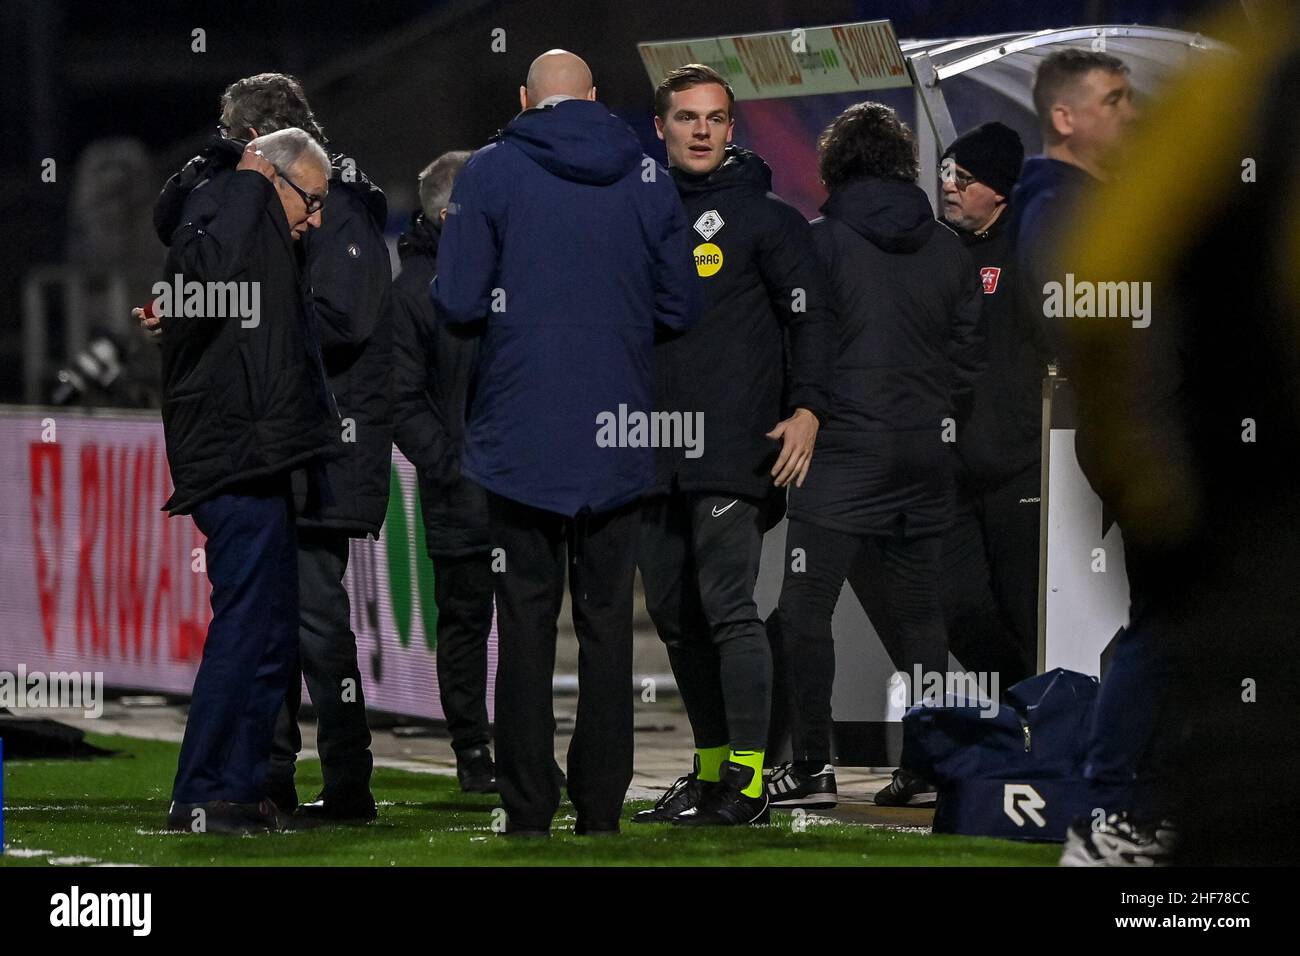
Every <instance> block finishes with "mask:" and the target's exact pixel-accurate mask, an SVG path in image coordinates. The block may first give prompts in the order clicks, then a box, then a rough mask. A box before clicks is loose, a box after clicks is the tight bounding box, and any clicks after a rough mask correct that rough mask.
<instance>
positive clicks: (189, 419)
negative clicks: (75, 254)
mask: <svg viewBox="0 0 1300 956" xmlns="http://www.w3.org/2000/svg"><path fill="white" fill-rule="evenodd" d="M329 175H330V164H329V159H328V157H327V156H326V155H325V152H324V151H323V150H322V149H321V148H320V146H318V145H317V144H316V143H315V142H314V141H313V140H312V139H311V137H310V136H308V135H307V134H306V133H305V132H303V131H302V130H301V129H297V128H291V129H284V130H280V131H278V132H274V133H269V134H267V135H265V136H260V137H258V138H256V139H254V140H253V141H252V142H251V143H249V144H248V146H247V147H246V148H245V147H243V146H242V145H241V144H239V143H236V142H234V141H230V140H219V141H215V142H214V143H213V144H212V145H211V146H209V148H208V149H207V150H205V152H204V153H203V154H201V155H200V156H198V157H196V158H195V159H194V160H191V161H190V162H189V163H188V164H187V165H186V166H185V168H184V169H182V170H181V171H180V172H179V173H177V174H176V175H175V176H173V177H172V178H171V179H170V180H169V181H168V183H167V185H166V187H164V189H163V192H162V195H161V196H160V197H159V199H158V204H157V207H156V208H155V211H154V223H155V226H156V227H157V229H158V235H159V237H160V238H161V239H162V240H163V242H164V243H165V244H166V245H167V246H168V247H169V251H168V255H167V265H166V271H165V276H166V281H167V283H169V284H172V285H173V286H174V287H175V288H176V289H178V290H183V295H182V294H178V295H173V296H171V297H170V299H171V301H170V302H166V299H167V298H168V297H164V299H163V301H164V302H165V308H164V317H165V321H164V322H163V323H162V326H161V327H162V333H161V335H162V338H161V344H162V366H163V409H162V411H163V429H164V433H165V436H166V441H167V460H168V464H169V466H170V468H171V476H172V483H173V485H174V489H175V490H174V492H173V494H172V495H171V497H170V498H169V499H168V501H167V503H166V504H165V505H164V508H165V509H166V510H167V511H168V512H170V513H171V514H173V515H184V514H188V515H192V516H193V518H194V522H195V524H197V525H198V528H199V530H200V531H202V532H203V534H204V535H205V537H206V538H207V541H206V545H205V549H204V553H203V560H204V564H205V566H206V571H207V574H208V578H209V580H210V581H211V583H212V621H211V624H209V626H208V633H207V640H206V643H205V644H204V648H203V659H202V662H201V663H200V666H199V671H198V674H197V676H196V677H195V680H194V691H193V697H192V701H191V705H190V712H189V719H188V721H187V723H186V727H185V738H184V741H183V743H182V744H181V754H180V764H179V767H178V770H177V774H176V781H175V784H174V786H173V790H172V800H173V802H172V806H171V810H170V813H169V814H168V821H167V824H168V827H169V828H171V829H183V830H199V831H206V832H216V833H249V832H258V831H265V830H271V829H276V828H278V827H279V826H281V819H282V818H281V813H280V811H279V809H278V808H277V807H276V806H275V805H274V804H273V803H272V802H271V801H270V800H267V799H265V784H266V771H267V764H268V760H269V757H270V749H271V739H272V733H273V730H274V727H275V720H276V715H277V713H278V712H279V710H280V706H281V704H282V702H283V700H284V696H285V688H286V686H287V683H288V679H289V674H290V673H292V672H293V668H294V665H295V661H296V655H297V650H298V574H297V539H296V530H295V524H294V507H293V496H292V490H291V487H290V477H289V476H290V472H291V471H292V470H293V469H295V468H298V467H300V466H302V465H303V464H304V463H305V462H308V461H310V460H312V459H313V458H315V457H317V456H319V455H321V454H322V453H323V452H324V451H325V450H326V449H328V448H330V447H331V446H332V444H333V441H332V435H333V433H334V431H336V430H337V422H334V421H332V419H336V418H337V411H336V410H335V409H334V405H333V400H332V398H331V397H330V396H329V393H328V391H327V389H326V387H325V377H324V371H323V368H322V363H321V358H320V346H319V337H318V335H317V332H316V330H315V328H314V326H313V321H312V317H311V314H310V312H309V310H308V309H307V308H306V305H305V301H304V293H303V289H304V282H303V277H302V257H301V255H300V254H299V252H298V248H297V246H298V240H299V239H301V238H302V236H303V235H304V234H305V233H306V232H307V230H308V229H312V228H315V227H317V226H319V225H320V222H321V206H322V204H323V202H324V197H325V193H326V190H327V189H328V183H329ZM197 569H198V568H197V567H196V570H197ZM289 809H292V808H289Z"/></svg>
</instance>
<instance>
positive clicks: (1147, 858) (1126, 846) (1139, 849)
mask: <svg viewBox="0 0 1300 956" xmlns="http://www.w3.org/2000/svg"><path fill="white" fill-rule="evenodd" d="M1175 835H1176V834H1175V830H1174V827H1173V824H1171V823H1169V822H1168V821H1167V820H1162V821H1160V822H1159V823H1155V824H1149V825H1138V824H1137V823H1134V822H1133V820H1132V818H1131V817H1130V816H1129V815H1128V813H1127V812H1123V813H1112V814H1111V815H1110V816H1108V817H1107V818H1106V819H1105V821H1104V822H1103V823H1101V824H1100V825H1098V826H1093V823H1092V818H1091V817H1079V818H1078V819H1076V820H1075V821H1074V822H1073V823H1071V824H1070V829H1069V831H1068V832H1067V833H1066V835H1065V848H1064V849H1063V850H1062V851H1061V862H1060V865H1061V866H1136V867H1143V866H1168V865H1169V863H1170V858H1171V856H1172V855H1173V852H1174V844H1175Z"/></svg>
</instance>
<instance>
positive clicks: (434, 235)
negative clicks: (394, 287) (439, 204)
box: [397, 209, 442, 262]
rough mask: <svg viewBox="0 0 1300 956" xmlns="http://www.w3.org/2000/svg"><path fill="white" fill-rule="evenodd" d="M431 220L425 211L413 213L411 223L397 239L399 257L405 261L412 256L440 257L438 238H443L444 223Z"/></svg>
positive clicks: (418, 210)
mask: <svg viewBox="0 0 1300 956" xmlns="http://www.w3.org/2000/svg"><path fill="white" fill-rule="evenodd" d="M435 223H437V220H433V221H430V220H429V219H428V218H427V217H426V216H425V215H424V211H423V210H420V209H417V210H415V212H413V213H411V224H410V225H409V226H407V227H406V231H405V232H404V233H402V234H401V235H400V236H399V237H398V239H397V257H398V258H399V259H401V260H402V261H403V262H405V261H406V260H407V259H409V258H411V257H412V256H428V257H429V258H430V259H437V258H438V240H439V239H441V238H442V224H441V223H437V224H436V225H435Z"/></svg>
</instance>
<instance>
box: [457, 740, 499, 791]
mask: <svg viewBox="0 0 1300 956" xmlns="http://www.w3.org/2000/svg"><path fill="white" fill-rule="evenodd" d="M456 779H457V780H459V781H460V789H461V792H462V793H496V792H497V776H496V765H495V764H493V763H492V751H490V750H488V748H487V747H486V746H484V747H474V748H471V749H470V750H466V751H465V752H464V753H458V754H456Z"/></svg>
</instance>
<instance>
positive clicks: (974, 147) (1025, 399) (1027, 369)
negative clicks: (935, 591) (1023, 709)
mask: <svg viewBox="0 0 1300 956" xmlns="http://www.w3.org/2000/svg"><path fill="white" fill-rule="evenodd" d="M1024 155H1025V150H1024V146H1023V145H1022V144H1021V142H1020V136H1019V135H1018V134H1017V133H1016V132H1015V130H1013V129H1011V128H1009V127H1007V126H1004V125H1003V124H1001V123H996V122H994V123H985V124H984V125H983V126H979V127H976V128H975V129H973V130H970V131H969V132H967V133H965V134H964V135H962V136H960V137H958V138H957V139H956V140H955V141H954V142H953V143H952V145H951V146H949V147H948V149H947V151H946V152H945V153H944V154H943V159H942V161H941V162H940V173H941V176H942V180H943V182H942V195H943V202H942V212H943V218H944V220H945V221H946V222H947V223H948V224H949V225H950V226H952V227H953V228H954V229H956V230H957V231H958V233H959V234H960V235H961V238H962V241H963V243H964V244H965V246H966V249H967V250H968V251H969V252H970V254H971V259H972V260H974V265H975V268H976V269H977V270H978V271H979V277H980V282H981V284H982V286H983V290H984V298H983V321H984V328H985V336H986V338H985V342H986V348H987V350H988V360H989V365H988V371H987V372H985V373H984V375H983V376H982V377H981V378H979V379H977V380H976V382H975V388H974V392H973V394H972V400H971V406H970V408H969V409H968V414H969V417H968V418H967V419H966V420H965V421H964V422H962V424H961V425H959V427H958V432H957V442H956V452H957V454H956V456H955V458H954V459H953V463H954V467H955V469H956V483H957V512H956V521H955V523H954V524H953V527H952V530H951V531H950V532H949V533H948V536H947V539H946V540H945V542H944V576H943V581H944V585H943V589H944V593H943V596H942V597H943V604H944V615H945V618H946V619H947V624H948V633H949V635H950V637H949V640H950V643H951V648H952V652H953V654H954V655H955V656H956V657H957V659H958V660H960V661H961V663H962V666H964V667H966V668H967V669H969V670H975V671H989V672H994V673H997V674H999V680H1000V683H1001V686H1003V687H1008V686H1010V685H1011V684H1014V683H1015V682H1016V681H1018V680H1020V679H1022V678H1024V677H1027V676H1029V675H1030V674H1032V673H1033V672H1034V663H1035V656H1036V648H1037V619H1038V615H1037V597H1038V510H1039V454H1040V443H1041V439H1040V427H1041V416H1042V412H1041V398H1040V395H1041V383H1042V371H1041V365H1040V361H1039V353H1038V349H1037V347H1036V346H1035V340H1034V338H1033V336H1032V334H1031V333H1030V331H1028V330H1026V329H1025V328H1024V324H1023V319H1022V318H1021V317H1020V315H1021V313H1020V312H1019V310H1018V309H1017V308H1016V307H1015V286H1014V283H1013V282H1012V277H1011V276H1010V275H1009V272H1010V271H1011V269H1012V268H1014V252H1013V249H1012V246H1011V242H1010V236H1009V234H1008V229H1007V226H1008V224H1009V222H1010V220H1011V216H1010V214H1009V213H1010V209H1009V203H1010V199H1011V192H1012V190H1013V189H1014V188H1015V185H1016V179H1017V178H1018V176H1019V173H1020V165H1021V163H1022V161H1023V160H1024Z"/></svg>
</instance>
